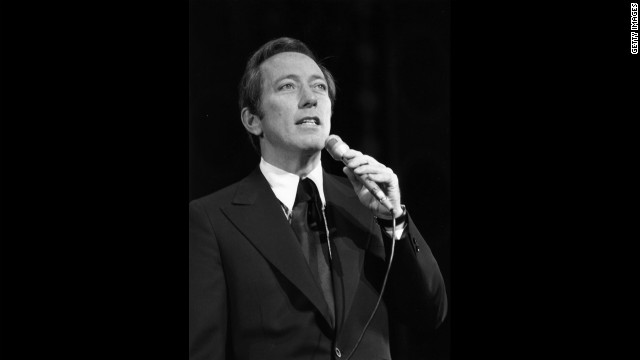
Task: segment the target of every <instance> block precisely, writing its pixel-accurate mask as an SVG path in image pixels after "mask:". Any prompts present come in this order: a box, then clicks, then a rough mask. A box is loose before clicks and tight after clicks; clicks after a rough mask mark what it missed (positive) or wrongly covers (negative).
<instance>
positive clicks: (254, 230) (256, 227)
mask: <svg viewBox="0 0 640 360" xmlns="http://www.w3.org/2000/svg"><path fill="white" fill-rule="evenodd" d="M222 211H223V212H224V214H225V215H226V216H227V217H228V219H229V220H230V221H231V222H232V223H233V224H234V225H235V226H236V227H237V228H238V230H239V231H240V232H242V233H243V234H244V236H246V237H247V239H249V241H251V243H253V245H254V246H255V247H256V249H258V251H259V252H260V253H261V254H262V255H263V256H264V257H265V259H266V260H267V261H269V262H270V263H271V264H272V265H273V266H274V267H276V268H277V269H278V270H279V271H280V272H281V273H282V274H283V275H284V276H285V277H286V278H287V279H289V281H291V283H292V284H293V285H294V286H296V287H297V288H298V289H300V291H301V292H302V293H303V294H304V295H305V296H307V297H308V298H309V300H310V301H311V303H312V304H313V305H314V306H315V307H316V308H317V309H318V310H319V311H320V313H321V314H322V315H323V316H324V318H325V320H326V321H327V323H328V324H331V321H330V320H329V319H330V317H329V309H328V307H327V303H326V301H325V300H324V297H323V295H322V291H321V290H320V287H319V286H318V285H317V283H316V281H315V280H314V277H313V275H312V273H311V271H310V270H309V265H308V263H307V261H306V259H305V258H304V255H303V254H302V250H301V248H300V244H299V243H298V240H297V238H296V235H295V233H294V232H293V230H292V229H291V226H290V225H289V222H288V221H287V219H286V218H285V216H284V213H283V211H282V207H281V205H280V202H279V201H278V199H277V198H276V196H275V195H274V194H273V191H272V190H271V188H270V186H269V183H268V182H267V180H266V179H265V178H264V175H262V172H261V171H260V169H259V168H256V169H255V170H254V171H253V173H251V175H249V176H248V177H247V178H245V179H244V180H243V181H242V182H240V184H239V186H238V190H237V192H236V194H235V197H234V199H233V202H232V204H231V205H229V206H227V207H224V208H223V209H222Z"/></svg>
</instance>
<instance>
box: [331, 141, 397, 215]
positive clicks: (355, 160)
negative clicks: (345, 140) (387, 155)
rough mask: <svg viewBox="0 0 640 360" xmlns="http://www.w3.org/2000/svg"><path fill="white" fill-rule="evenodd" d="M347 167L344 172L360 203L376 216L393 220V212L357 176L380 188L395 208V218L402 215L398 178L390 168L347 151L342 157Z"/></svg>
mask: <svg viewBox="0 0 640 360" xmlns="http://www.w3.org/2000/svg"><path fill="white" fill-rule="evenodd" d="M342 158H343V160H345V162H346V165H347V166H345V167H344V168H343V169H342V171H343V172H344V173H345V174H346V175H347V177H348V178H349V180H350V181H351V185H353V190H354V191H355V192H356V194H358V198H359V199H360V202H361V203H362V204H363V205H364V206H366V207H368V208H369V209H370V210H371V211H372V212H373V214H374V215H375V216H377V217H379V218H382V219H391V212H390V211H389V210H388V209H387V208H386V207H384V206H383V205H382V204H381V203H380V202H379V201H378V199H376V197H375V196H373V194H371V192H369V190H367V188H366V187H365V186H364V185H362V183H361V182H360V180H358V179H357V178H356V176H366V177H368V178H369V179H371V180H373V181H374V182H375V183H377V184H378V186H380V189H381V190H382V191H383V192H384V193H385V194H386V195H387V197H388V198H389V201H390V202H391V205H392V206H393V213H394V217H396V218H397V217H398V216H400V215H402V207H401V206H400V204H401V203H400V185H399V183H398V176H397V175H396V174H395V173H394V172H393V170H391V169H390V168H388V167H386V166H384V165H383V164H381V163H379V162H378V161H377V160H376V159H374V158H372V157H371V156H368V155H364V154H362V153H361V152H360V151H356V150H353V149H349V150H347V151H346V152H345V153H344V155H343V156H342Z"/></svg>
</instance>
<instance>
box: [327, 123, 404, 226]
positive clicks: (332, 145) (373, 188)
mask: <svg viewBox="0 0 640 360" xmlns="http://www.w3.org/2000/svg"><path fill="white" fill-rule="evenodd" d="M324 147H325V148H326V149H327V152H329V155H331V157H332V158H334V159H335V160H338V161H342V162H343V163H344V164H345V165H346V164H347V161H346V160H345V159H343V158H342V157H343V156H344V153H345V152H347V150H349V146H348V145H347V144H345V143H344V141H342V139H341V138H340V137H339V136H338V135H329V137H328V138H327V141H325V143H324ZM354 175H356V174H354ZM356 178H358V180H359V181H360V182H361V183H362V185H364V187H365V188H367V190H369V192H370V193H371V194H373V196H375V198H376V199H378V201H379V202H380V203H381V204H382V205H383V206H384V207H386V208H387V209H388V210H389V211H391V214H393V205H391V202H390V201H389V198H387V196H386V195H385V194H384V192H382V190H380V187H379V186H378V185H377V184H376V183H375V182H374V181H373V180H371V179H369V177H368V176H367V175H356Z"/></svg>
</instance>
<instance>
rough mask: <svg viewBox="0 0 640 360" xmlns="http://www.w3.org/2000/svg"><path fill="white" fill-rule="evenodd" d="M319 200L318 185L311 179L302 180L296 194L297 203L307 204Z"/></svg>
mask: <svg viewBox="0 0 640 360" xmlns="http://www.w3.org/2000/svg"><path fill="white" fill-rule="evenodd" d="M318 198H319V194H318V188H317V187H316V184H314V183H313V181H312V180H311V179H309V178H304V179H301V180H300V181H299V182H298V191H297V192H296V200H295V203H296V204H297V203H300V202H307V201H309V200H316V201H317V199H318Z"/></svg>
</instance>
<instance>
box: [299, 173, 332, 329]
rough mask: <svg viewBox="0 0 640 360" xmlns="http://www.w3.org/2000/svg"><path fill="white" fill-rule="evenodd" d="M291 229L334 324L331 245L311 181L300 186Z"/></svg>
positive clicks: (305, 181)
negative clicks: (318, 286) (316, 281)
mask: <svg viewBox="0 0 640 360" xmlns="http://www.w3.org/2000/svg"><path fill="white" fill-rule="evenodd" d="M291 227H292V228H293V231H294V232H295V233H296V235H297V236H298V240H299V241H300V246H301V247H302V252H303V253H304V256H305V257H306V258H307V261H308V262H309V267H310V268H311V272H312V273H313V275H314V276H315V277H316V279H317V280H318V284H319V285H320V288H321V289H322V293H323V294H324V298H325V300H326V301H327V305H329V312H330V314H331V320H332V323H333V322H334V319H335V309H334V298H333V282H332V278H331V262H330V258H329V248H328V245H329V243H328V241H327V235H326V230H325V224H324V217H323V216H322V200H321V199H320V194H319V193H318V188H317V187H316V185H315V184H314V183H313V181H312V180H311V179H309V178H306V179H304V180H300V181H299V182H298V191H297V193H296V200H295V203H294V205H293V210H292V215H291ZM332 325H333V324H332Z"/></svg>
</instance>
